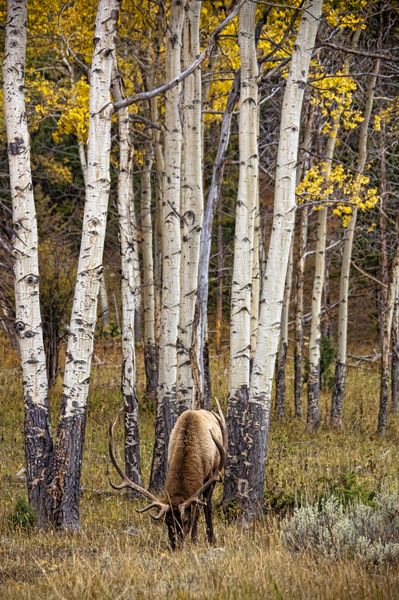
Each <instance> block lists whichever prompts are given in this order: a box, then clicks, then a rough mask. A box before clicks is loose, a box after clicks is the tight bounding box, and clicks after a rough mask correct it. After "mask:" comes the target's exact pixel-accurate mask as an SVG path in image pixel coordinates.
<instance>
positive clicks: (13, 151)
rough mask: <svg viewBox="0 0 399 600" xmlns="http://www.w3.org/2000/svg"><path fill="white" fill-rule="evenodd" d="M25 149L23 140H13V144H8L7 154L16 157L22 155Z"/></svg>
mask: <svg viewBox="0 0 399 600" xmlns="http://www.w3.org/2000/svg"><path fill="white" fill-rule="evenodd" d="M24 148H25V142H24V140H23V138H17V137H16V138H14V141H13V142H10V143H9V144H8V153H9V154H10V156H18V154H22V152H23V151H24Z"/></svg>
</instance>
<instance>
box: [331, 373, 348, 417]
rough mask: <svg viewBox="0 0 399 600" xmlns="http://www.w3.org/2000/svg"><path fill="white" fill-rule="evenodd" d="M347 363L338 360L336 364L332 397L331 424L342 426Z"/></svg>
mask: <svg viewBox="0 0 399 600" xmlns="http://www.w3.org/2000/svg"><path fill="white" fill-rule="evenodd" d="M345 381H346V365H345V364H344V363H342V362H339V361H337V364H336V366H335V377H334V389H333V394H332V399H331V413H330V425H331V427H335V428H337V429H340V428H341V427H342V411H343V403H344V395H345Z"/></svg>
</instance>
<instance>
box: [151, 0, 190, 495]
mask: <svg viewBox="0 0 399 600" xmlns="http://www.w3.org/2000/svg"><path fill="white" fill-rule="evenodd" d="M183 19H184V3H183V2H182V1H181V0H172V2H171V9H170V19H169V28H168V31H167V44H166V80H167V81H170V80H171V79H173V78H174V77H176V76H177V75H178V74H179V73H180V54H181V52H180V49H181V43H182V28H183ZM180 91H181V86H180V85H176V86H175V87H174V88H172V89H171V90H169V91H168V92H167V93H166V112H165V149H164V151H165V171H164V178H163V198H162V306H161V339H160V344H159V376H158V404H157V417H156V424H155V446H154V455H153V463H152V469H151V471H152V472H151V487H152V488H153V489H155V490H158V489H161V488H162V487H163V485H164V482H165V477H166V466H167V465H166V463H167V448H168V443H169V434H170V432H171V430H172V427H173V425H174V422H175V420H176V417H177V404H176V378H177V336H178V322H179V306H180V251H181V244H180V218H181V215H180V185H181V181H180V176H181V145H182V132H181V122H180V111H179V101H180Z"/></svg>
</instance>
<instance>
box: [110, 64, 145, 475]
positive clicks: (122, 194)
mask: <svg viewBox="0 0 399 600" xmlns="http://www.w3.org/2000/svg"><path fill="white" fill-rule="evenodd" d="M111 91H112V95H113V97H114V100H115V101H118V100H121V99H122V98H123V97H124V93H123V84H122V80H121V77H120V75H119V73H118V71H117V64H116V59H115V63H114V71H113V77H112V82H111ZM118 127H119V168H118V224H119V243H120V252H121V297H122V381H121V390H122V397H123V403H124V409H125V411H124V416H125V470H126V474H127V476H128V477H130V479H131V480H132V481H134V482H135V483H139V484H140V483H141V472H140V432H139V405H138V400H137V393H136V353H135V340H136V335H135V334H136V329H135V321H136V315H137V299H138V296H139V293H140V277H139V274H138V272H137V271H138V270H139V267H138V239H137V237H138V236H137V224H136V216H135V210H134V190H133V144H132V140H131V132H130V122H129V109H128V108H127V107H124V108H121V109H120V110H119V111H118Z"/></svg>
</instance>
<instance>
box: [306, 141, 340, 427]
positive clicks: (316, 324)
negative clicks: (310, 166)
mask: <svg viewBox="0 0 399 600" xmlns="http://www.w3.org/2000/svg"><path fill="white" fill-rule="evenodd" d="M332 140H333V142H332V143H333V145H334V146H335V140H336V138H331V137H330V138H329V142H331V141H332ZM326 154H328V152H327V153H326ZM331 161H332V154H331V158H330V159H328V158H327V160H326V165H329V166H326V168H325V169H324V177H325V179H326V181H328V178H329V175H330V171H331ZM327 213H328V209H327V207H326V206H323V207H322V208H320V209H319V210H318V212H317V239H316V261H315V274H314V280H313V290H312V321H311V327H310V337H309V375H308V385H307V396H308V412H307V427H308V430H309V431H315V430H316V429H318V427H319V426H320V405H319V397H320V342H321V328H320V325H321V303H322V296H323V287H324V286H323V284H324V275H325V266H326V262H325V258H326V241H327Z"/></svg>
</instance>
